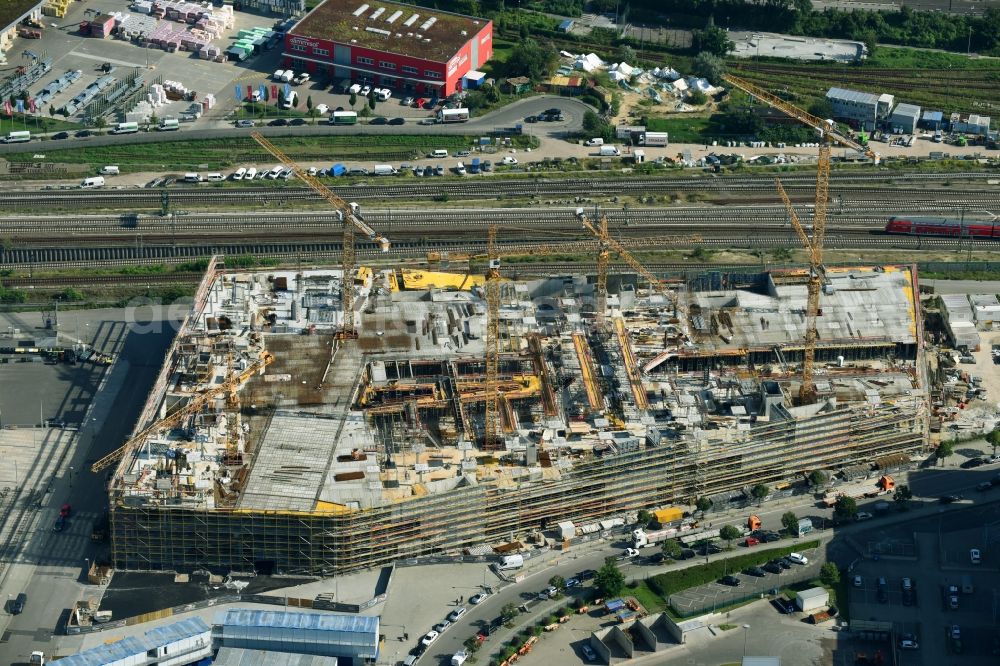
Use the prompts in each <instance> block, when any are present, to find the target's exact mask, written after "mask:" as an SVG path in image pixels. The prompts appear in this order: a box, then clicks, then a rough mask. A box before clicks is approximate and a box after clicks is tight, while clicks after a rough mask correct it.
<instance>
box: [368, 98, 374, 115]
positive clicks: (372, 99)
mask: <svg viewBox="0 0 1000 666" xmlns="http://www.w3.org/2000/svg"><path fill="white" fill-rule="evenodd" d="M368 108H369V109H371V110H372V111H374V110H375V95H372V96H371V97H369V98H368Z"/></svg>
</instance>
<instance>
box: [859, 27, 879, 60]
mask: <svg viewBox="0 0 1000 666" xmlns="http://www.w3.org/2000/svg"><path fill="white" fill-rule="evenodd" d="M860 37H861V41H862V42H864V43H865V49H867V50H868V57H869V58H870V57H872V56H873V55H875V50H876V49H877V48H878V33H877V32H875V31H874V30H873V29H871V28H869V29H868V30H865V31H864V32H862V33H861V35H860Z"/></svg>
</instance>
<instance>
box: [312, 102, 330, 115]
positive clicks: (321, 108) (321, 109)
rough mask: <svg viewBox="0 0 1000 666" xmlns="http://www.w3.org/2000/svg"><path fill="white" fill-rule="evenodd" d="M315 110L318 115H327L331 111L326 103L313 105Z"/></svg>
mask: <svg viewBox="0 0 1000 666" xmlns="http://www.w3.org/2000/svg"><path fill="white" fill-rule="evenodd" d="M313 111H315V112H316V115H320V116H325V115H326V114H327V113H328V112H329V111H330V107H329V106H327V105H326V104H317V105H316V106H314V107H313Z"/></svg>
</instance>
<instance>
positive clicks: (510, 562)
mask: <svg viewBox="0 0 1000 666" xmlns="http://www.w3.org/2000/svg"><path fill="white" fill-rule="evenodd" d="M523 566H524V556H523V555H520V554H518V555H504V556H503V557H501V558H500V564H498V565H497V568H498V569H500V571H504V570H506V569H520V568H521V567H523Z"/></svg>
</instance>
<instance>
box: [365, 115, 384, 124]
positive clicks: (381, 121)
mask: <svg viewBox="0 0 1000 666" xmlns="http://www.w3.org/2000/svg"><path fill="white" fill-rule="evenodd" d="M368 124H369V125H388V124H389V119H388V118H385V117H383V116H376V117H375V118H372V119H371V122H369V123H368Z"/></svg>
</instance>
